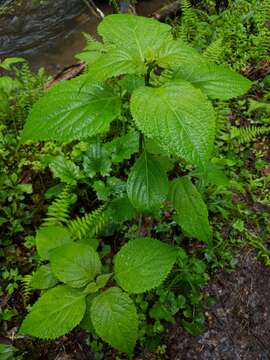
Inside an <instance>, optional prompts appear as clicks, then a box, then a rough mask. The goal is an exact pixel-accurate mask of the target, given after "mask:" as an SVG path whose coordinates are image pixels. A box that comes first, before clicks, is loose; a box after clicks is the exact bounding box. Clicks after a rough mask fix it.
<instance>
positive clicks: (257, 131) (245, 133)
mask: <svg viewBox="0 0 270 360" xmlns="http://www.w3.org/2000/svg"><path fill="white" fill-rule="evenodd" d="M269 132H270V126H260V127H257V126H248V127H242V128H237V127H235V126H232V128H231V135H232V137H233V138H237V140H238V142H239V144H245V143H248V142H251V141H253V140H255V139H256V137H258V136H260V135H264V134H267V133H269Z"/></svg>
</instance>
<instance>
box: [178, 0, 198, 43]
mask: <svg viewBox="0 0 270 360" xmlns="http://www.w3.org/2000/svg"><path fill="white" fill-rule="evenodd" d="M180 6H181V12H182V13H181V28H180V37H181V38H182V40H186V41H190V40H192V39H193V38H194V36H195V33H196V24H197V15H196V13H195V11H194V10H193V8H192V6H191V3H190V1H189V0H181V2H180Z"/></svg>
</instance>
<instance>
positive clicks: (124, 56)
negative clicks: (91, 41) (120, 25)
mask: <svg viewBox="0 0 270 360" xmlns="http://www.w3.org/2000/svg"><path fill="white" fill-rule="evenodd" d="M145 72H146V68H145V65H144V63H143V62H141V61H140V58H139V57H138V56H136V54H135V56H134V54H133V53H132V52H131V51H129V50H126V49H124V48H122V47H121V48H120V47H118V48H112V49H110V50H109V51H107V52H106V53H104V54H102V55H100V56H99V57H98V58H97V59H96V61H94V62H92V63H91V66H90V67H89V71H88V75H87V77H88V79H91V80H92V81H104V80H106V79H109V78H111V77H115V76H119V75H123V74H144V73H145Z"/></svg>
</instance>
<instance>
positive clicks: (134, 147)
mask: <svg viewBox="0 0 270 360" xmlns="http://www.w3.org/2000/svg"><path fill="white" fill-rule="evenodd" d="M105 146H106V149H107V151H108V152H109V153H110V154H111V157H112V162H113V163H116V164H117V163H120V162H122V161H123V160H126V159H130V157H131V155H132V154H134V153H135V152H138V150H139V134H138V132H137V131H134V130H131V131H130V132H128V133H127V134H125V135H123V136H120V137H117V138H115V139H113V140H112V141H111V142H110V143H107V144H106V145H105Z"/></svg>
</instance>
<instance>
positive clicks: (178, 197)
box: [169, 177, 211, 242]
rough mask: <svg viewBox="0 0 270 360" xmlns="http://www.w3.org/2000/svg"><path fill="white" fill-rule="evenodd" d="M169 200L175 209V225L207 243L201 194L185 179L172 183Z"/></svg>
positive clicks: (208, 232)
mask: <svg viewBox="0 0 270 360" xmlns="http://www.w3.org/2000/svg"><path fill="white" fill-rule="evenodd" d="M169 200H170V201H171V202H172V205H173V207H174V208H175V209H176V214H175V216H174V218H175V221H176V222H177V224H179V225H180V226H182V228H183V229H184V230H185V231H186V232H187V234H188V235H190V236H192V237H195V238H196V239H199V240H202V241H205V242H207V241H208V240H209V239H210V238H211V227H210V225H209V221H208V210H207V207H206V205H205V203H204V201H203V199H202V197H201V194H200V193H199V192H198V190H197V189H196V187H195V186H194V185H193V184H192V182H191V181H190V180H189V179H188V178H187V177H181V178H178V179H176V180H174V181H172V183H171V187H170V193H169Z"/></svg>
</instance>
